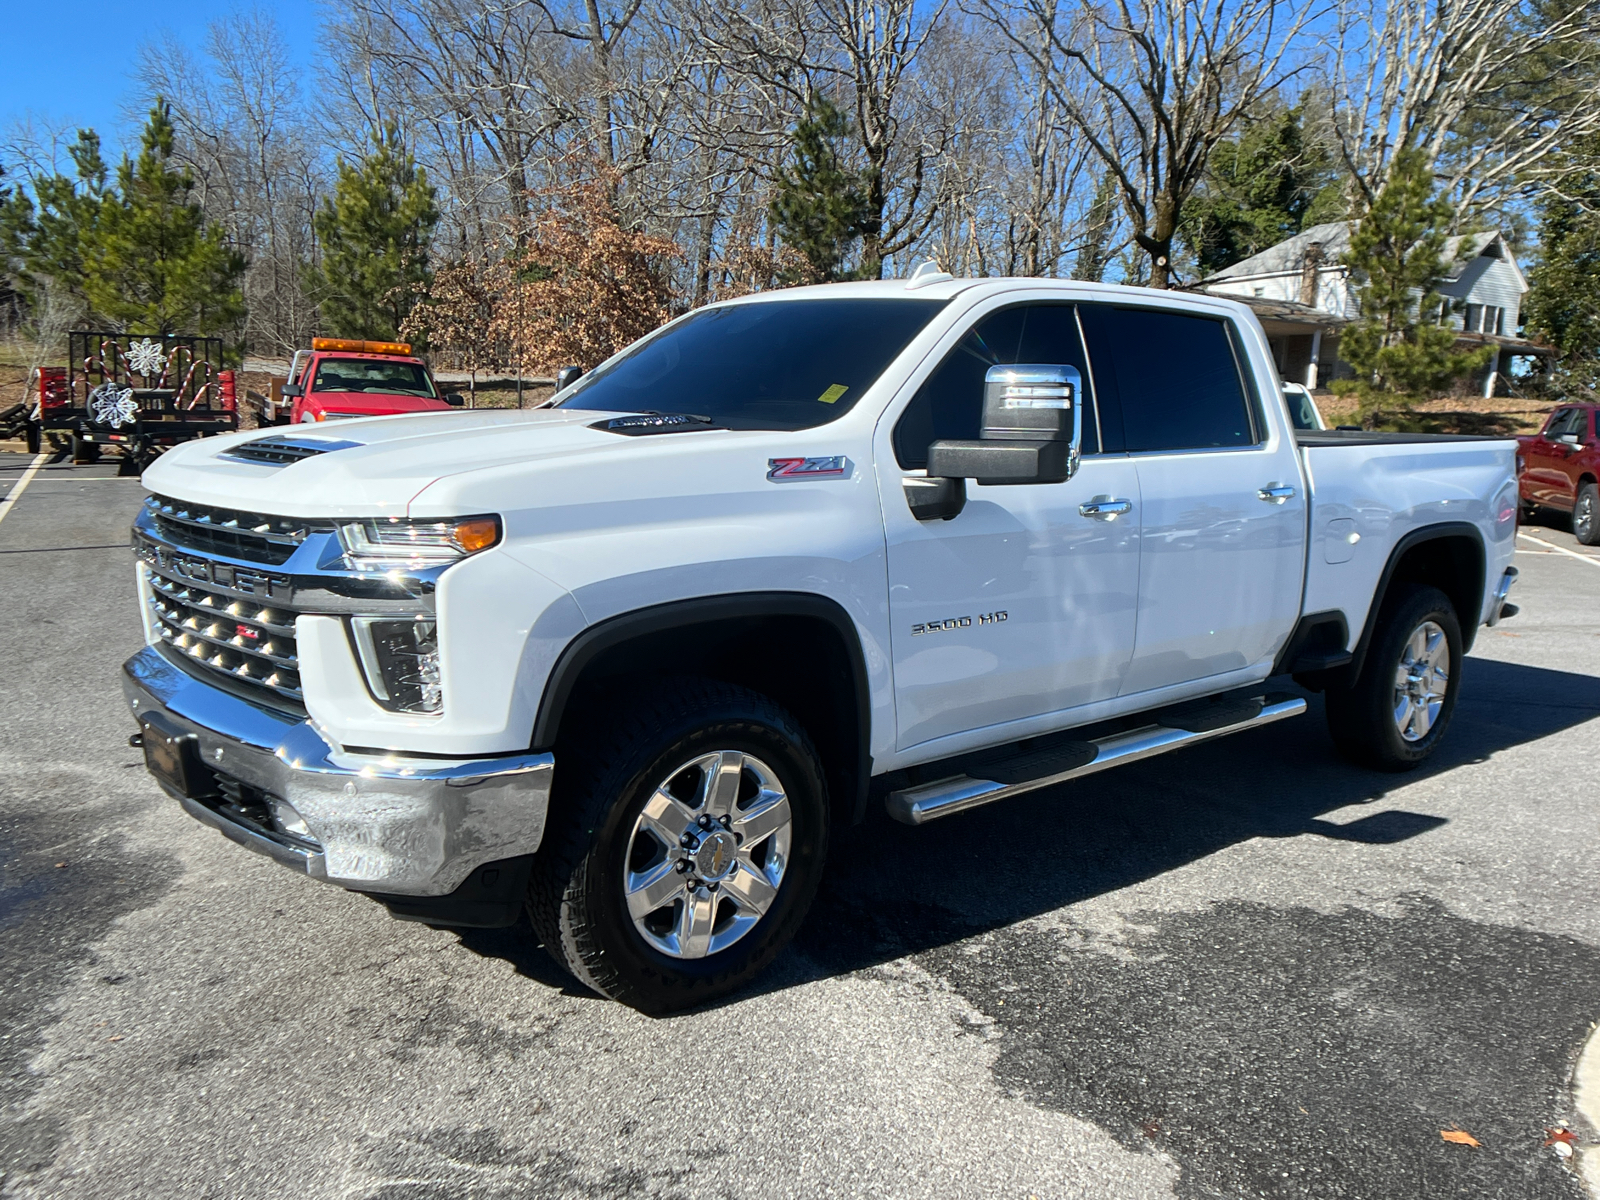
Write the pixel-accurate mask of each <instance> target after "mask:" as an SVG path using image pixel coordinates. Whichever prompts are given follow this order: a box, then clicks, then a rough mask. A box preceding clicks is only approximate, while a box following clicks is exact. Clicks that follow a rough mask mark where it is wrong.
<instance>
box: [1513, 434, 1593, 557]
mask: <svg viewBox="0 0 1600 1200" xmlns="http://www.w3.org/2000/svg"><path fill="white" fill-rule="evenodd" d="M1597 413H1600V404H1564V405H1562V406H1561V407H1560V408H1558V409H1556V410H1555V411H1554V412H1553V413H1551V414H1550V419H1549V420H1548V421H1546V422H1545V425H1544V428H1543V429H1542V430H1540V431H1539V432H1538V433H1536V434H1534V435H1533V436H1532V437H1520V438H1518V439H1517V442H1518V446H1517V490H1518V493H1519V495H1520V497H1521V501H1522V513H1523V517H1524V518H1527V517H1531V516H1533V515H1534V514H1535V513H1536V512H1537V511H1538V510H1539V509H1541V508H1549V509H1557V510H1559V511H1561V512H1565V513H1571V514H1572V533H1573V536H1575V537H1576V538H1577V539H1578V541H1580V542H1582V543H1583V544H1584V545H1585V546H1596V545H1600V484H1597V482H1596V481H1597V480H1600V438H1597V437H1596V430H1595V422H1596V419H1597V417H1596V414H1597Z"/></svg>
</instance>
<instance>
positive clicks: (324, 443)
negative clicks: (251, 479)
mask: <svg viewBox="0 0 1600 1200" xmlns="http://www.w3.org/2000/svg"><path fill="white" fill-rule="evenodd" d="M365 444H366V443H365V442H343V441H337V440H335V439H333V438H317V437H265V438H256V439H255V440H254V441H250V442H240V443H239V444H238V445H237V446H234V447H232V448H231V449H228V450H224V451H223V452H222V453H221V454H219V455H217V457H218V458H231V459H235V460H236V461H238V462H247V463H258V464H260V465H261V466H266V467H287V466H289V465H290V464H291V463H297V462H299V461H300V460H301V459H302V458H311V457H312V456H314V455H317V454H329V453H331V452H332V451H334V450H349V449H350V448H351V447H353V446H362V445H365Z"/></svg>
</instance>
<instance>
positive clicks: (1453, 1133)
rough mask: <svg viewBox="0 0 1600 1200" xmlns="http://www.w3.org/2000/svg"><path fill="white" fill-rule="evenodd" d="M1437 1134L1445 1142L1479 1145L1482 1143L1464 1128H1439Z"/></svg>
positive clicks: (1458, 1144) (1459, 1144)
mask: <svg viewBox="0 0 1600 1200" xmlns="http://www.w3.org/2000/svg"><path fill="white" fill-rule="evenodd" d="M1439 1136H1440V1137H1442V1138H1443V1139H1444V1140H1445V1141H1447V1142H1454V1143H1455V1144H1456V1145H1457V1146H1480V1145H1482V1144H1483V1143H1481V1142H1479V1141H1478V1139H1477V1138H1475V1137H1473V1136H1472V1135H1471V1134H1470V1133H1468V1132H1467V1131H1466V1130H1465V1129H1441V1130H1440V1131H1439Z"/></svg>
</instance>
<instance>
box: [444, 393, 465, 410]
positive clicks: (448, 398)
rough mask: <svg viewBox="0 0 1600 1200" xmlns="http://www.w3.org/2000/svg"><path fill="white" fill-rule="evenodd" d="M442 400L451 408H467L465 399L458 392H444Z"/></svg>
mask: <svg viewBox="0 0 1600 1200" xmlns="http://www.w3.org/2000/svg"><path fill="white" fill-rule="evenodd" d="M442 399H443V400H444V402H445V403H446V404H448V405H449V406H450V407H451V408H465V407H466V406H467V398H466V397H465V396H463V395H462V394H461V393H460V392H446V393H445V394H444V396H443V397H442Z"/></svg>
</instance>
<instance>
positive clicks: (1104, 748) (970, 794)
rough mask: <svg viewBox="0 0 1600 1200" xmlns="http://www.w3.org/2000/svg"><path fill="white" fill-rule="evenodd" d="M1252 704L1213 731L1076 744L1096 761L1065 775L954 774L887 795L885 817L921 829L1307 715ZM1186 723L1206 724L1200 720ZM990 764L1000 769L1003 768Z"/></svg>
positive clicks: (1294, 707) (1149, 731)
mask: <svg viewBox="0 0 1600 1200" xmlns="http://www.w3.org/2000/svg"><path fill="white" fill-rule="evenodd" d="M1255 702H1259V703H1260V705H1261V708H1260V711H1259V712H1257V713H1256V714H1255V715H1254V716H1251V717H1248V718H1245V719H1243V720H1238V721H1231V722H1228V723H1226V724H1221V725H1218V726H1217V727H1216V728H1214V729H1205V728H1201V729H1181V728H1175V727H1173V726H1170V725H1163V724H1156V725H1146V726H1144V727H1142V728H1140V729H1130V730H1127V731H1126V732H1123V733H1113V734H1107V735H1106V736H1105V737H1100V738H1093V739H1090V740H1087V741H1084V742H1082V743H1080V744H1079V745H1080V746H1081V748H1082V751H1083V754H1082V755H1079V756H1078V757H1080V758H1082V757H1086V756H1087V755H1088V752H1089V751H1090V750H1093V751H1094V756H1093V758H1091V759H1089V761H1087V762H1084V763H1082V765H1079V766H1073V767H1069V768H1068V769H1066V770H1058V771H1053V772H1047V773H1045V774H1042V775H1039V776H1037V777H1036V778H1033V779H1024V780H1020V781H1018V782H1015V783H1001V782H999V781H997V780H993V779H981V778H978V779H975V778H973V777H972V776H971V775H952V776H951V777H949V778H948V779H941V780H938V781H937V782H935V783H924V784H921V785H919V786H917V787H914V788H906V789H904V790H903V791H898V792H890V793H889V799H888V807H889V815H890V816H891V817H893V818H894V819H895V820H897V821H901V822H903V823H905V824H907V825H922V824H925V823H927V822H928V821H932V820H934V819H935V818H936V817H948V816H949V815H950V814H951V813H958V812H965V811H966V810H967V809H969V808H977V807H978V806H979V805H980V804H992V803H993V802H994V801H996V800H1004V799H1006V798H1007V797H1009V796H1019V795H1021V794H1022V793H1023V792H1031V791H1034V790H1036V789H1038V788H1042V787H1049V786H1050V785H1051V784H1055V783H1062V782H1064V781H1066V780H1068V779H1077V778H1079V777H1081V776H1084V775H1093V774H1094V773H1095V772H1096V771H1106V770H1109V769H1110V768H1112V767H1120V766H1122V765H1123V764H1125V763H1131V762H1138V761H1139V760H1140V759H1141V758H1153V757H1154V756H1155V755H1157V754H1165V753H1167V752H1168V751H1169V750H1179V749H1182V748H1183V747H1184V746H1193V745H1195V744H1196V743H1199V742H1208V741H1210V740H1211V739H1212V738H1219V737H1225V736H1227V735H1228V734H1230V733H1238V732H1239V731H1240V730H1244V729H1254V728H1255V727H1256V726H1258V725H1270V724H1272V722H1274V721H1281V720H1283V719H1284V718H1285V717H1297V716H1299V715H1300V714H1301V713H1303V712H1305V710H1306V702H1305V701H1304V700H1302V699H1300V698H1299V697H1294V698H1292V699H1278V698H1276V697H1274V698H1273V699H1272V701H1271V702H1270V703H1269V702H1268V700H1267V698H1266V697H1261V696H1258V697H1256V698H1255V701H1252V703H1255ZM1190 711H1191V712H1193V711H1194V710H1190ZM1173 719H1174V720H1177V718H1173ZM1190 723H1191V724H1201V725H1204V724H1205V722H1204V721H1199V722H1190ZM1054 757H1057V758H1059V757H1061V752H1060V751H1057V752H1056V753H1055V754H1054ZM993 765H994V766H996V767H1000V766H1002V765H1003V764H1001V763H995V764H993ZM995 774H1001V775H1004V774H1008V772H1006V771H1004V770H997V771H995Z"/></svg>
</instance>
